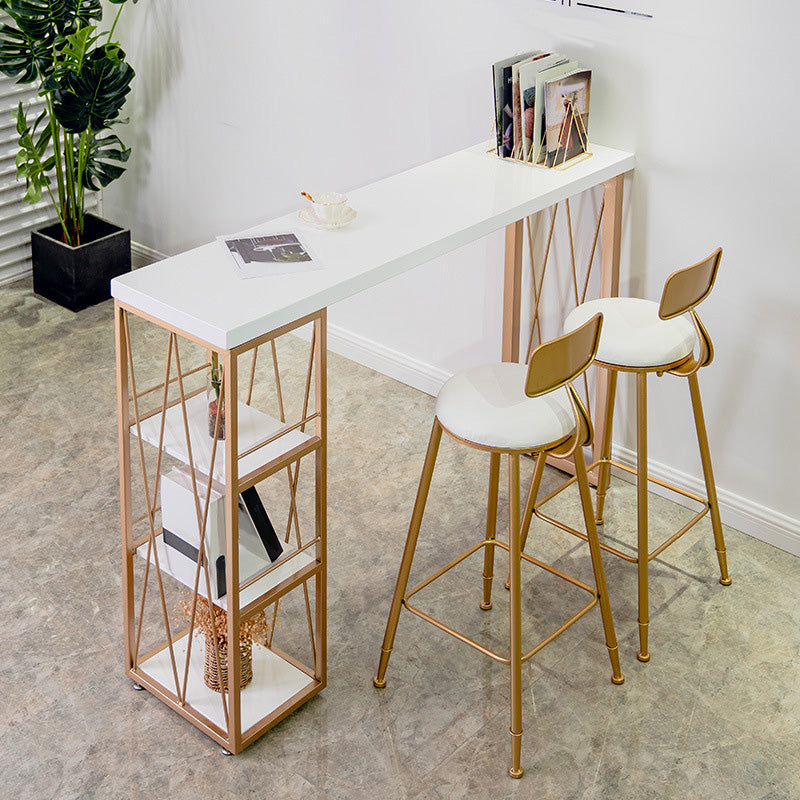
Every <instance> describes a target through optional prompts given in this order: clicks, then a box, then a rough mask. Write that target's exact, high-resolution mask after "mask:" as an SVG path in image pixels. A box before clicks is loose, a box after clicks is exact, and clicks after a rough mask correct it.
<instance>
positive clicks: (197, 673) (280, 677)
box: [139, 636, 316, 731]
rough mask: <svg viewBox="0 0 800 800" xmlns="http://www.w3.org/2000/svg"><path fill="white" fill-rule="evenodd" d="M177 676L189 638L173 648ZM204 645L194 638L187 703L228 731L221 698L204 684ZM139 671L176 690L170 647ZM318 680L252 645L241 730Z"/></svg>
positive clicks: (181, 669) (201, 638) (202, 641)
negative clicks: (251, 677) (250, 677)
mask: <svg viewBox="0 0 800 800" xmlns="http://www.w3.org/2000/svg"><path fill="white" fill-rule="evenodd" d="M173 647H174V650H175V660H176V663H177V664H178V665H179V666H178V676H179V677H182V675H183V665H184V664H185V663H186V650H187V637H186V636H183V637H181V638H180V639H178V640H177V641H176V642H175V644H174V645H173ZM204 659H205V642H204V639H203V637H201V636H198V637H195V639H194V641H193V642H192V656H191V660H190V662H189V680H188V685H187V688H186V704H187V705H188V706H191V707H192V708H193V709H194V710H195V711H197V712H198V713H200V714H202V715H203V716H204V717H206V719H208V720H209V722H212V723H214V724H215V725H216V726H217V727H219V728H220V729H221V730H223V731H224V730H226V727H227V726H226V725H225V712H224V710H223V707H222V696H221V695H220V694H219V693H218V692H214V691H212V690H211V689H209V688H208V687H207V686H206V685H205V683H204V682H203V665H204ZM139 671H140V672H142V673H143V674H144V675H146V676H147V677H149V678H150V679H152V680H154V681H156V682H157V683H160V684H161V685H162V686H163V687H164V688H165V689H168V690H169V691H171V692H174V691H175V678H174V676H173V672H172V662H171V660H170V655H169V648H166V647H165V648H164V649H163V650H160V651H159V652H158V653H156V654H155V655H153V656H151V657H150V658H148V659H147V660H146V661H143V662H141V663H140V664H139ZM315 683H316V681H315V680H314V678H311V677H309V676H308V675H307V674H306V673H305V672H303V671H302V670H299V669H297V667H295V666H294V665H293V664H290V663H289V662H288V661H285V660H284V659H282V658H281V657H280V656H278V655H276V654H275V653H274V652H273V651H272V650H268V649H267V648H266V647H262V646H261V645H258V644H254V645H253V680H252V682H251V683H250V684H249V685H247V686H245V688H244V689H242V695H241V697H242V699H241V714H242V731H247V730H248V729H249V728H252V727H253V726H254V725H257V724H258V723H259V722H261V721H262V720H263V719H265V718H266V717H268V716H269V715H270V714H271V713H272V712H273V711H275V710H276V709H278V708H280V707H281V706H282V705H284V704H285V703H287V702H288V701H290V700H291V699H292V698H293V697H295V695H297V694H298V693H300V692H303V691H304V690H307V689H308V688H310V687H311V686H312V685H314V684H315Z"/></svg>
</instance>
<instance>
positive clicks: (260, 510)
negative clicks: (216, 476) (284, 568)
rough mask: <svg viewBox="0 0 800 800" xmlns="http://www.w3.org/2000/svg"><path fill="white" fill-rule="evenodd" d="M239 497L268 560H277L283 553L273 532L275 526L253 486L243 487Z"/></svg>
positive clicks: (281, 546) (276, 535)
mask: <svg viewBox="0 0 800 800" xmlns="http://www.w3.org/2000/svg"><path fill="white" fill-rule="evenodd" d="M241 498H242V501H243V502H244V505H245V508H246V509H247V513H248V514H249V515H250V519H251V520H252V522H253V525H254V527H255V529H256V532H257V533H258V537H259V539H261V544H263V545H264V549H265V550H266V551H267V555H268V556H269V560H270V561H273V562H274V561H277V560H278V559H279V558H280V557H281V554H282V553H283V545H282V544H281V542H280V539H278V534H277V533H275V528H274V527H273V526H272V522H271V521H270V518H269V515H268V514H267V511H266V509H265V508H264V504H263V503H262V502H261V498H260V497H259V495H258V492H257V491H256V488H255V486H251V487H250V488H249V489H245V490H244V491H243V492H242V493H241Z"/></svg>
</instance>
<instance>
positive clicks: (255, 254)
mask: <svg viewBox="0 0 800 800" xmlns="http://www.w3.org/2000/svg"><path fill="white" fill-rule="evenodd" d="M219 239H220V240H221V241H223V242H224V243H225V246H226V247H227V249H228V252H229V253H230V254H231V256H232V257H233V261H234V263H235V264H236V267H237V272H238V274H239V277H241V278H263V277H266V276H273V275H286V274H288V273H292V272H305V271H306V270H311V269H319V268H320V266H319V264H318V263H317V262H316V261H314V259H313V258H312V256H311V253H310V252H309V250H308V248H307V247H306V246H305V245H303V244H302V242H301V241H300V240H299V239H298V238H297V235H296V234H294V233H273V234H263V235H260V236H220V237H219Z"/></svg>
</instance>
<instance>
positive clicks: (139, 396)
mask: <svg viewBox="0 0 800 800" xmlns="http://www.w3.org/2000/svg"><path fill="white" fill-rule="evenodd" d="M206 366H207V365H206V364H201V365H200V366H199V367H195V368H194V369H190V370H189V371H188V372H184V373H183V376H182V377H184V378H188V377H189V376H190V375H194V374H195V373H197V372H202V371H203V370H205V369H206ZM177 380H178V378H177V376H176V377H174V378H170V379H169V381H168V383H175V382H176V381H177ZM163 388H164V384H163V383H157V384H155V386H151V387H150V388H149V389H145V390H144V391H143V392H139V393H138V394H137V395H136V398H137V400H141V399H142V398H143V397H144V396H145V395H148V394H152V393H153V392H156V391H158V390H159V389H163Z"/></svg>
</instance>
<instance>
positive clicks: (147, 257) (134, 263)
mask: <svg viewBox="0 0 800 800" xmlns="http://www.w3.org/2000/svg"><path fill="white" fill-rule="evenodd" d="M166 257H167V256H166V254H165V253H160V252H159V251H158V250H154V249H153V248H152V247H148V246H147V245H144V244H140V243H139V242H131V267H132V268H133V269H138V268H139V267H146V266H147V265H148V264H155V262H156V261H162V260H163V259H165V258H166Z"/></svg>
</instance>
